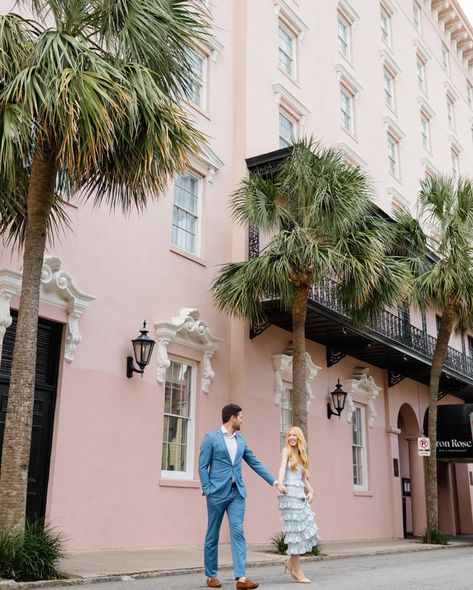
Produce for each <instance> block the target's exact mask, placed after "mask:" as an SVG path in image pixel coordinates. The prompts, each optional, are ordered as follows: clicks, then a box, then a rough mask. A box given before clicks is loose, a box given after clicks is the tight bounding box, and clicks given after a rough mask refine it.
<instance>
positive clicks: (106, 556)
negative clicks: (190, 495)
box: [60, 539, 473, 578]
mask: <svg viewBox="0 0 473 590" xmlns="http://www.w3.org/2000/svg"><path fill="white" fill-rule="evenodd" d="M465 544H472V543H471V539H468V540H466V541H462V540H454V541H453V542H452V543H451V544H450V545H447V546H446V547H455V546H464V545H465ZM321 545H322V553H323V555H322V556H320V557H307V558H305V559H336V558H342V557H350V556H362V555H377V554H382V553H405V552H411V551H429V550H438V549H442V548H445V546H441V545H425V544H424V543H421V542H420V541H419V540H418V539H377V540H374V541H373V540H369V541H343V542H339V541H337V542H325V543H324V542H322V543H321ZM472 545H473V544H472ZM285 559H287V557H285V556H284V555H278V554H276V553H274V552H273V548H272V546H271V545H268V544H262V545H255V544H252V545H248V559H247V563H248V566H249V567H251V566H256V565H264V564H267V565H269V564H277V563H282V562H283V561H285ZM231 567H232V559H231V551H230V545H226V544H222V545H220V548H219V568H220V569H229V568H231ZM202 569H203V548H202V546H201V545H191V546H182V547H181V546H178V547H158V548H154V549H139V550H119V551H87V552H77V553H70V554H69V555H68V556H67V557H66V558H65V559H64V560H63V561H62V563H61V565H60V571H62V572H64V573H65V574H67V576H72V577H80V578H96V577H101V576H119V575H129V576H132V575H136V574H145V573H152V572H154V573H155V574H156V575H159V574H164V573H169V572H173V573H178V572H180V571H182V572H188V571H201V570H202Z"/></svg>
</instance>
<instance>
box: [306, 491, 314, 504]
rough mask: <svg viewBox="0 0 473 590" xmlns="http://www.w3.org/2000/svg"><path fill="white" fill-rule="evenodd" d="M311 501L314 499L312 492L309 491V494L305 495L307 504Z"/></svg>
mask: <svg viewBox="0 0 473 590" xmlns="http://www.w3.org/2000/svg"><path fill="white" fill-rule="evenodd" d="M313 499H314V492H313V490H310V492H309V493H308V494H307V502H312V500H313Z"/></svg>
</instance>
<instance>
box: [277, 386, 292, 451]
mask: <svg viewBox="0 0 473 590" xmlns="http://www.w3.org/2000/svg"><path fill="white" fill-rule="evenodd" d="M292 391H293V389H292V383H290V382H288V381H283V391H282V392H281V405H280V412H279V433H280V447H281V449H282V448H283V446H284V441H285V438H286V434H287V431H288V430H289V428H290V427H291V426H292V424H293V395H292ZM285 412H288V413H289V423H288V425H287V428H286V429H284V426H285V425H284V417H285Z"/></svg>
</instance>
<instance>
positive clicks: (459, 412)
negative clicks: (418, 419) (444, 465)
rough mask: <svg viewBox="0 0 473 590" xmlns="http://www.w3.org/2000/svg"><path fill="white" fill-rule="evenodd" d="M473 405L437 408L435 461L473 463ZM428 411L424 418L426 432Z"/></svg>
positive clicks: (425, 430)
mask: <svg viewBox="0 0 473 590" xmlns="http://www.w3.org/2000/svg"><path fill="white" fill-rule="evenodd" d="M470 414H473V404H453V405H446V406H438V421H437V459H439V460H444V461H457V462H459V461H461V462H464V463H473V440H472V439H473V433H472V428H473V426H472V424H471V419H470ZM427 420H428V411H427V412H426V413H425V416H424V432H427Z"/></svg>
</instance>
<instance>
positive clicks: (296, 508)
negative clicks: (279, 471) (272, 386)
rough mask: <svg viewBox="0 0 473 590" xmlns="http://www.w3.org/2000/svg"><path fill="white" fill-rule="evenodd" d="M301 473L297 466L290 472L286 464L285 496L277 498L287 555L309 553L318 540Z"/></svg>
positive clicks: (300, 466)
mask: <svg viewBox="0 0 473 590" xmlns="http://www.w3.org/2000/svg"><path fill="white" fill-rule="evenodd" d="M302 473H303V469H302V465H300V464H299V465H298V466H297V469H296V470H295V471H292V469H291V468H290V466H289V462H288V464H287V466H286V473H285V475H284V485H285V487H286V489H287V494H281V495H279V496H278V501H279V510H280V511H281V520H282V530H283V533H284V541H285V543H286V544H287V554H288V555H304V553H307V552H309V551H311V550H312V547H313V546H314V545H316V544H317V541H318V540H319V533H318V529H317V525H316V524H315V514H314V513H313V512H312V509H311V507H310V504H309V502H308V501H307V498H306V495H305V492H304V482H303V481H302Z"/></svg>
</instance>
